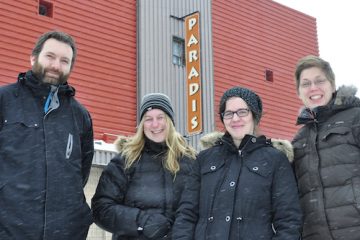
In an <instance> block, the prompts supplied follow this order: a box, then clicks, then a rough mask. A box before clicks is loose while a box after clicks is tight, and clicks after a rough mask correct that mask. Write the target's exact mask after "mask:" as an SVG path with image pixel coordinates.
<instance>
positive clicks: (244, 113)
mask: <svg viewBox="0 0 360 240" xmlns="http://www.w3.org/2000/svg"><path fill="white" fill-rule="evenodd" d="M249 112H250V110H249V109H248V108H239V109H238V110H236V111H225V112H223V113H221V116H222V117H223V119H227V120H229V119H232V118H233V117H234V114H235V113H236V115H237V116H238V117H246V116H247V115H249Z"/></svg>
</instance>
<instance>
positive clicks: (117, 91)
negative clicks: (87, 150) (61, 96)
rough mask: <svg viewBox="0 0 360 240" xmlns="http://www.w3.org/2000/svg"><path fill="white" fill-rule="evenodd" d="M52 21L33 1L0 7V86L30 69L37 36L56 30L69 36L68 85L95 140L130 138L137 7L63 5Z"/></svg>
mask: <svg viewBox="0 0 360 240" xmlns="http://www.w3.org/2000/svg"><path fill="white" fill-rule="evenodd" d="M46 2H49V3H51V4H53V17H52V18H49V17H46V16H40V15H39V14H38V6H39V3H38V1H36V0H33V1H29V0H17V1H1V3H0V35H1V37H0V85H4V84H7V83H12V82H15V80H16V77H17V74H18V72H23V71H26V70H27V69H29V68H30V60H29V59H30V54H31V50H32V47H33V46H34V42H35V41H36V39H37V38H38V36H39V35H40V34H41V33H43V32H45V31H48V30H52V29H59V30H62V31H65V32H68V33H70V34H71V35H72V36H74V38H75V40H76V42H77V46H78V58H77V62H76V64H75V68H74V70H73V73H72V74H71V76H70V79H69V83H70V84H71V85H73V86H74V87H75V88H76V97H77V99H78V100H79V101H80V102H81V103H83V104H84V105H85V106H86V107H87V109H88V110H89V111H90V112H91V115H92V118H93V122H94V130H95V137H96V139H106V140H108V141H112V140H113V138H114V137H113V135H116V134H130V133H133V132H134V131H135V126H136V87H137V86H136V1H133V0H121V1H116V0H112V1H106V2H104V1H103V0H91V1H84V0H62V1H54V0H49V1H46Z"/></svg>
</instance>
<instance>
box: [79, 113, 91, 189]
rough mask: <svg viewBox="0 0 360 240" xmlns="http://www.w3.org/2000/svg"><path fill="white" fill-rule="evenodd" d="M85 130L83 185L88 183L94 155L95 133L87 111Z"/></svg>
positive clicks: (83, 137) (82, 142) (82, 147)
mask: <svg viewBox="0 0 360 240" xmlns="http://www.w3.org/2000/svg"><path fill="white" fill-rule="evenodd" d="M84 122H85V123H84V130H83V132H82V136H81V154H82V165H81V172H82V178H83V186H85V185H86V183H87V180H88V178H89V175H90V169H91V164H92V160H93V156H94V133H93V125H92V120H91V116H90V114H89V113H88V112H87V115H86V118H85V121H84Z"/></svg>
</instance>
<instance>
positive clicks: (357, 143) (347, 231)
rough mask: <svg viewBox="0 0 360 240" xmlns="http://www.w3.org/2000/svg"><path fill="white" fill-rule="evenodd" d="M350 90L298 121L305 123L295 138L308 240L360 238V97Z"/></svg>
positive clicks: (304, 237)
mask: <svg viewBox="0 0 360 240" xmlns="http://www.w3.org/2000/svg"><path fill="white" fill-rule="evenodd" d="M349 91H352V90H351V89H349V88H341V89H339V91H338V93H337V95H336V98H334V99H333V101H331V103H330V104H329V105H328V106H323V107H318V108H317V109H314V112H313V113H311V112H310V111H309V110H307V109H304V111H303V112H302V113H301V115H300V116H299V118H298V124H305V125H304V126H303V127H302V128H301V129H300V130H299V132H298V133H297V135H296V136H295V138H294V140H293V146H294V152H295V161H294V163H295V171H296V176H297V179H298V186H299V192H300V203H301V207H302V210H303V212H304V228H303V235H302V237H303V239H304V240H323V239H326V240H340V239H344V240H359V239H360V99H358V98H356V97H355V96H354V95H352V94H348V92H349ZM312 114H313V115H312Z"/></svg>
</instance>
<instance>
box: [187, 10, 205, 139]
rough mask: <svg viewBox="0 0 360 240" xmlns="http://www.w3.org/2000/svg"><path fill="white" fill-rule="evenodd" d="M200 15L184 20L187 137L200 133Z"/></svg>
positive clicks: (192, 15)
mask: <svg viewBox="0 0 360 240" xmlns="http://www.w3.org/2000/svg"><path fill="white" fill-rule="evenodd" d="M199 20H200V14H199V13H198V12H196V13H194V14H191V15H189V16H187V17H186V18H185V28H186V35H185V42H186V45H185V53H186V79H185V81H186V86H187V87H186V89H187V93H186V95H187V96H186V97H187V119H186V121H187V123H186V125H187V132H188V135H193V134H199V133H201V132H202V125H203V123H202V102H201V68H200V67H201V53H200V21H199Z"/></svg>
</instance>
